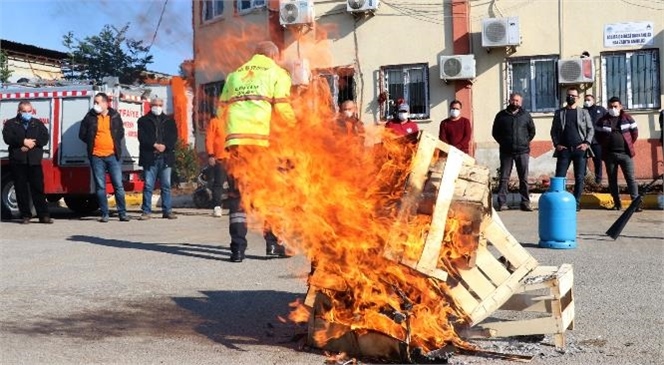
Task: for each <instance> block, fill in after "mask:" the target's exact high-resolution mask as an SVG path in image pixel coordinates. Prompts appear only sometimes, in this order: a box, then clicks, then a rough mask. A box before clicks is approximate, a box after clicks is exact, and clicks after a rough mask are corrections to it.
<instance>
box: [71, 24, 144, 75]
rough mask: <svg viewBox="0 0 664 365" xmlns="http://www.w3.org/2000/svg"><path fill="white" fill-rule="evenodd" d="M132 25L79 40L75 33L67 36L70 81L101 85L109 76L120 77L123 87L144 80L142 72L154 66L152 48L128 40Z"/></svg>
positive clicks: (105, 29)
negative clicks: (151, 65) (83, 81)
mask: <svg viewBox="0 0 664 365" xmlns="http://www.w3.org/2000/svg"><path fill="white" fill-rule="evenodd" d="M128 30H129V23H127V25H125V26H124V27H122V28H120V29H117V28H115V27H113V26H111V25H105V26H104V27H103V28H102V30H101V32H99V34H98V35H94V36H89V37H85V38H84V39H83V40H80V39H76V38H75V37H74V33H73V32H69V33H67V34H65V35H64V36H63V37H62V38H63V39H62V44H63V45H64V46H65V47H67V49H68V50H69V59H68V60H67V61H66V62H65V65H64V67H63V69H64V73H65V78H67V79H69V80H93V81H96V82H100V81H101V79H102V78H104V77H106V76H116V77H118V78H119V79H120V83H122V84H133V83H135V82H137V81H141V80H142V79H143V76H142V75H141V73H142V72H143V71H145V70H146V67H147V65H148V64H150V63H152V55H150V54H149V53H150V47H149V46H145V45H144V44H143V41H137V40H134V39H131V38H128V37H127V31H128Z"/></svg>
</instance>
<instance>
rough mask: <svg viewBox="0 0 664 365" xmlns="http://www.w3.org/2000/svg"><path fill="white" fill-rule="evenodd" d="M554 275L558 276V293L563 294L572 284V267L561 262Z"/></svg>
mask: <svg viewBox="0 0 664 365" xmlns="http://www.w3.org/2000/svg"><path fill="white" fill-rule="evenodd" d="M556 275H557V276H558V282H559V284H558V285H559V288H560V289H559V290H560V295H561V296H563V295H565V294H567V292H568V291H570V289H572V286H574V270H573V269H572V265H570V264H562V265H561V266H560V270H558V272H557V273H556Z"/></svg>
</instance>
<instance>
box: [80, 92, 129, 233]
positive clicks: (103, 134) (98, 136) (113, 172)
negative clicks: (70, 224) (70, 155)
mask: <svg viewBox="0 0 664 365" xmlns="http://www.w3.org/2000/svg"><path fill="white" fill-rule="evenodd" d="M124 133H125V131H124V125H123V122H122V118H121V117H120V114H119V113H118V112H117V111H116V110H115V109H113V108H111V107H110V106H109V98H108V95H106V94H104V93H98V94H97V95H95V98H94V105H93V107H92V109H91V110H90V111H89V112H88V113H87V114H86V115H85V117H83V120H82V121H81V128H80V129H79V131H78V138H80V140H81V141H83V142H84V143H85V144H86V145H87V147H88V158H89V159H90V166H91V167H92V176H93V178H94V183H95V192H96V194H97V200H98V202H99V208H100V209H101V218H100V219H99V221H100V222H102V223H106V222H108V218H109V210H108V200H107V198H106V173H107V172H108V174H109V175H110V177H111V184H112V185H113V191H114V194H115V203H116V204H117V209H118V215H119V216H120V221H121V222H128V221H129V220H130V218H129V216H128V215H127V206H126V204H125V191H124V186H123V185H122V165H121V162H120V159H121V158H122V140H123V139H124Z"/></svg>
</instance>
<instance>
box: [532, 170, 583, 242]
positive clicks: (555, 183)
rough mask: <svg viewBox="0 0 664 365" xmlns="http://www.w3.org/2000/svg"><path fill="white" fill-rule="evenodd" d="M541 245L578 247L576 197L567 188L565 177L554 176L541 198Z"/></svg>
mask: <svg viewBox="0 0 664 365" xmlns="http://www.w3.org/2000/svg"><path fill="white" fill-rule="evenodd" d="M539 237H540V241H539V246H540V247H546V248H562V249H565V248H576V246H577V244H576V199H574V195H572V194H570V193H569V192H567V191H566V190H565V178H564V177H552V178H551V186H550V187H549V190H547V191H546V192H545V193H544V194H542V196H541V197H540V199H539Z"/></svg>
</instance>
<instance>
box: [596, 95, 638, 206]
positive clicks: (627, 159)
mask: <svg viewBox="0 0 664 365" xmlns="http://www.w3.org/2000/svg"><path fill="white" fill-rule="evenodd" d="M595 126H596V128H597V140H598V141H599V143H600V144H601V145H602V152H604V153H603V155H602V157H603V159H604V162H605V163H606V175H607V177H608V179H609V191H610V192H611V196H612V197H613V208H612V209H615V210H620V209H622V204H621V203H620V195H619V191H618V167H620V169H621V170H622V173H623V176H624V177H625V181H627V190H629V195H630V196H631V197H632V200H634V199H636V198H637V197H638V196H639V187H638V185H637V184H636V179H635V177H634V156H636V150H635V149H634V143H635V142H636V139H637V138H638V137H639V130H638V128H637V127H636V122H635V121H634V119H633V118H632V116H631V115H629V114H627V113H626V112H625V111H624V110H623V108H622V103H621V102H620V99H619V98H617V97H615V96H614V97H612V98H611V99H609V112H608V113H607V114H605V115H604V116H603V117H602V118H600V119H599V120H598V121H597V124H595ZM640 211H641V207H639V208H638V209H637V212H640Z"/></svg>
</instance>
